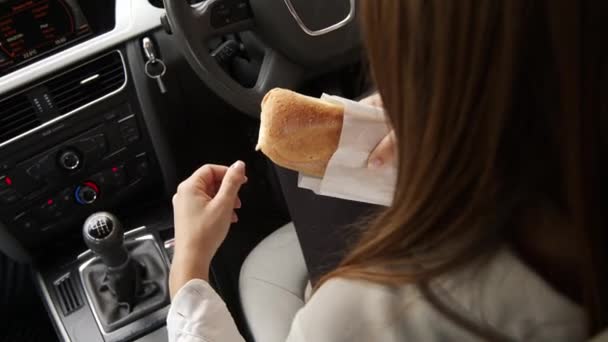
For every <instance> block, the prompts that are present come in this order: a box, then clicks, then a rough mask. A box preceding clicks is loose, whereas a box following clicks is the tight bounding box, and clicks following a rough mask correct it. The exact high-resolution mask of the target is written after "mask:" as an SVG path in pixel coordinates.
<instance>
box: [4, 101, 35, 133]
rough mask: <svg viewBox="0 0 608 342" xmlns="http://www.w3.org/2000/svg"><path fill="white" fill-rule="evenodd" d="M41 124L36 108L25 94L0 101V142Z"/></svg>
mask: <svg viewBox="0 0 608 342" xmlns="http://www.w3.org/2000/svg"><path fill="white" fill-rule="evenodd" d="M40 124H41V121H40V119H39V118H38V116H37V115H36V109H35V108H34V106H33V105H32V103H31V102H30V100H29V98H28V97H27V95H25V94H18V95H15V96H12V97H9V98H7V99H6V100H2V101H0V142H2V141H6V140H9V139H11V138H14V137H16V136H18V135H20V134H21V133H25V132H27V131H29V130H30V129H32V128H35V127H37V126H38V125H40Z"/></svg>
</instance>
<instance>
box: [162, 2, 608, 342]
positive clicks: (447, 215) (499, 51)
mask: <svg viewBox="0 0 608 342" xmlns="http://www.w3.org/2000/svg"><path fill="white" fill-rule="evenodd" d="M361 7H362V20H363V31H364V33H365V38H366V42H367V47H368V52H369V57H370V62H371V67H372V71H373V74H374V77H375V80H376V83H377V86H378V89H379V92H380V94H381V96H382V99H383V101H384V107H385V109H386V111H387V113H388V116H389V118H390V122H391V124H392V126H393V128H394V134H395V147H396V151H397V153H396V156H397V162H398V170H399V179H398V184H397V187H396V190H395V195H394V204H393V206H392V207H390V208H387V210H386V211H385V212H384V213H382V214H381V215H380V216H379V217H377V218H376V219H375V220H374V221H373V222H371V223H370V224H369V225H368V228H366V229H365V231H364V232H363V234H362V236H361V238H360V240H359V242H358V243H357V244H356V245H355V246H353V247H352V250H351V251H350V253H349V254H348V255H347V256H346V257H345V259H344V260H343V261H342V263H341V265H340V266H339V267H338V268H337V269H336V270H335V271H334V272H332V273H331V274H329V275H327V277H326V278H325V279H323V281H322V282H321V284H320V285H319V286H318V288H317V289H316V291H315V293H314V294H313V296H312V298H311V299H310V301H309V302H308V303H307V304H306V306H305V307H304V308H303V309H302V310H301V311H300V312H299V313H298V314H297V315H296V317H295V319H294V322H293V325H292V328H291V333H290V336H289V337H288V338H287V340H288V341H315V342H318V341H436V340H449V339H452V340H458V341H462V340H465V341H466V340H492V341H494V340H496V341H510V340H526V341H580V340H584V339H586V338H587V337H588V336H589V335H591V334H594V333H596V332H598V331H599V330H600V329H602V328H603V327H605V326H606V323H607V320H608V316H607V313H608V302H607V300H606V294H605V293H604V289H607V288H608V282H607V281H606V278H607V272H606V270H605V266H606V263H605V262H606V248H605V246H606V243H607V242H608V240H607V239H606V223H607V221H608V218H607V215H608V214H606V211H605V210H604V209H606V208H605V206H606V197H605V190H606V181H605V180H604V179H603V178H602V177H601V176H602V175H606V174H608V173H607V172H608V170H607V167H606V166H607V163H606V162H607V158H608V148H607V147H608V142H607V138H606V137H607V136H608V134H606V128H608V127H607V120H608V113H607V111H608V99H607V97H606V94H608V86H607V82H608V78H607V76H608V70H607V68H608V55H607V51H606V50H607V48H606V44H605V42H604V39H603V36H604V32H606V28H607V25H608V20H607V19H608V18H606V17H607V16H608V8H607V7H608V4H607V3H606V2H604V1H593V0H585V1H566V0H544V1H542V0H538V1H529V0H480V1H446V0H426V1H422V0H402V1H388V0H387V1H379V0H362V1H361ZM388 140H389V141H390V139H388ZM389 145H390V143H389ZM370 164H373V165H374V166H376V167H377V166H380V164H382V159H381V160H380V161H376V159H375V158H372V159H371V160H370ZM244 174H245V173H244V165H243V164H242V163H240V162H239V163H236V164H235V165H233V166H232V167H230V168H224V167H220V166H205V167H203V168H202V169H200V170H199V171H197V172H196V173H195V174H194V175H193V176H192V178H190V179H189V180H187V181H186V182H185V183H184V184H182V185H181V186H180V188H179V190H178V192H177V194H176V196H175V198H174V205H175V220H176V224H175V229H176V253H175V259H174V265H173V269H172V271H171V291H172V294H173V301H174V304H173V307H172V309H171V313H170V315H169V318H168V327H169V332H170V339H171V340H173V341H178V340H179V341H209V342H211V341H241V340H242V338H241V337H240V336H239V335H238V332H237V330H236V328H235V327H234V323H233V321H232V319H231V318H230V315H229V313H228V312H227V310H226V308H225V306H224V305H223V303H222V302H221V299H220V298H219V297H218V296H217V295H216V294H215V293H214V292H213V290H212V289H211V288H210V287H209V285H208V284H207V283H206V280H207V277H208V274H207V273H208V268H209V261H210V259H211V257H212V256H213V253H214V252H215V251H216V249H217V247H218V246H219V245H220V243H221V242H222V240H223V238H224V237H225V235H226V232H227V230H228V226H229V224H230V221H231V220H232V221H234V220H236V217H235V216H234V214H233V208H238V207H239V206H240V203H239V201H238V198H237V192H238V189H239V187H240V185H242V184H243V183H244V182H245V181H246V178H245V175H244ZM220 183H221V185H220Z"/></svg>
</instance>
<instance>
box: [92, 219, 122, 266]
mask: <svg viewBox="0 0 608 342" xmlns="http://www.w3.org/2000/svg"><path fill="white" fill-rule="evenodd" d="M82 235H83V238H84V243H85V244H86V245H87V247H89V249H91V250H92V251H93V252H94V253H95V254H96V255H97V256H98V257H100V258H101V260H102V261H103V263H104V264H106V266H108V267H112V268H116V267H119V266H121V265H124V264H125V263H126V262H127V261H129V253H128V252H127V249H126V248H125V243H124V242H125V241H124V229H123V226H122V224H121V223H120V221H119V220H118V218H117V217H116V216H114V215H112V214H110V213H108V212H98V213H94V214H92V215H91V216H89V217H88V218H87V219H86V221H85V222H84V226H83V228H82Z"/></svg>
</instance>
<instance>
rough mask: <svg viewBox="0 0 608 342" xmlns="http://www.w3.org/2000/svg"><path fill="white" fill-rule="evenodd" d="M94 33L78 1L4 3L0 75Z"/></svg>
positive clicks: (1, 9)
mask: <svg viewBox="0 0 608 342" xmlns="http://www.w3.org/2000/svg"><path fill="white" fill-rule="evenodd" d="M91 33H92V32H91V28H90V27H89V23H88V22H87V19H86V18H85V16H84V14H83V13H82V10H81V9H80V6H78V3H77V0H0V75H3V74H6V73H7V72H10V71H11V70H13V69H15V68H17V67H19V66H20V65H22V64H24V63H27V62H28V61H30V60H32V59H35V58H37V57H40V56H42V55H45V54H47V53H49V52H51V51H53V50H55V49H58V48H61V47H62V46H65V45H68V44H70V43H73V42H75V41H76V40H79V39H81V38H84V37H86V36H88V35H90V34H91Z"/></svg>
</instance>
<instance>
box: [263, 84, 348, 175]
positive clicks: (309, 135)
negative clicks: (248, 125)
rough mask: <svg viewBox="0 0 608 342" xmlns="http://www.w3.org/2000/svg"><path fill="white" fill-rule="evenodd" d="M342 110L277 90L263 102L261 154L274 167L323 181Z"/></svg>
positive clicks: (293, 93) (341, 108) (334, 105)
mask: <svg viewBox="0 0 608 342" xmlns="http://www.w3.org/2000/svg"><path fill="white" fill-rule="evenodd" d="M343 118H344V107H343V106H341V105H338V104H334V103H330V102H326V101H323V100H319V99H317V98H313V97H309V96H304V95H301V94H298V93H296V92H293V91H291V90H286V89H280V88H276V89H273V90H271V91H269V92H268V94H266V96H265V97H264V99H263V100H262V115H261V125H260V136H259V139H258V144H257V147H256V150H261V151H262V152H263V153H264V154H265V155H266V156H268V158H270V160H272V161H273V162H275V163H276V164H278V165H280V166H282V167H285V168H288V169H291V170H295V171H298V172H302V173H304V174H308V175H312V176H317V177H322V176H323V175H324V174H325V168H326V167H327V163H328V162H329V159H330V158H331V157H332V156H333V154H334V152H336V149H337V148H338V143H339V141H340V133H341V132H342V120H343Z"/></svg>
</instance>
